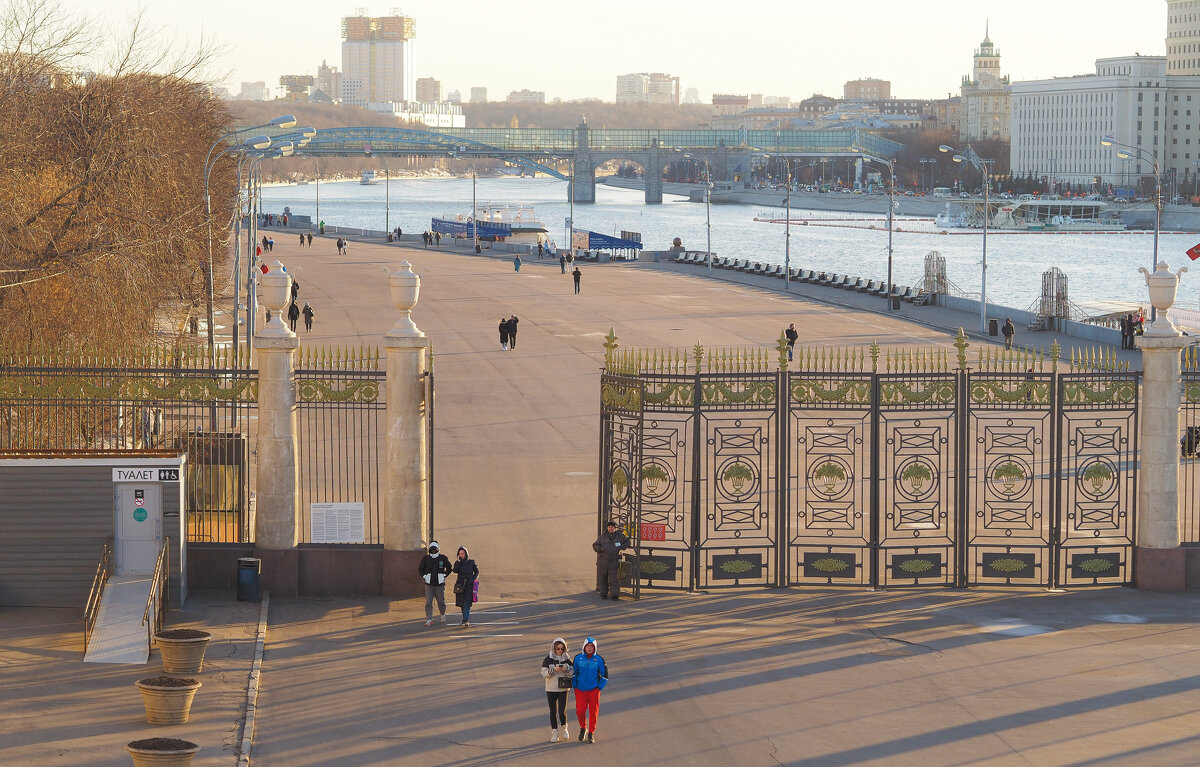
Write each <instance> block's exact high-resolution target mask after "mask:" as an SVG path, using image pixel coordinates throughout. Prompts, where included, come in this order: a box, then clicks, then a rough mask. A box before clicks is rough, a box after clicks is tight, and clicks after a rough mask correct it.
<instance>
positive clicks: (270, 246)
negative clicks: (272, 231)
mask: <svg viewBox="0 0 1200 767" xmlns="http://www.w3.org/2000/svg"><path fill="white" fill-rule="evenodd" d="M267 252H268V253H274V252H275V238H274V237H268V238H267Z"/></svg>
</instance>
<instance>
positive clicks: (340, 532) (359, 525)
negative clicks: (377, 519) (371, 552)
mask: <svg viewBox="0 0 1200 767" xmlns="http://www.w3.org/2000/svg"><path fill="white" fill-rule="evenodd" d="M308 518H309V533H310V534H309V542H310V543H366V532H365V525H364V521H363V504H362V503H310V504H309V505H308Z"/></svg>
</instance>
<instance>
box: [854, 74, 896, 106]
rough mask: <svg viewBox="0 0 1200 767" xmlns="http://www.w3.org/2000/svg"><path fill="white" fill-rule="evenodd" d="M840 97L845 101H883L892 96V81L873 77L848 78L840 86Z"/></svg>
mask: <svg viewBox="0 0 1200 767" xmlns="http://www.w3.org/2000/svg"><path fill="white" fill-rule="evenodd" d="M842 97H843V98H844V99H846V100H847V101H885V100H887V99H890V98H891V97H892V82H891V80H878V79H876V78H874V77H863V78H861V79H858V80H850V81H848V82H847V83H846V84H845V85H844V86H842Z"/></svg>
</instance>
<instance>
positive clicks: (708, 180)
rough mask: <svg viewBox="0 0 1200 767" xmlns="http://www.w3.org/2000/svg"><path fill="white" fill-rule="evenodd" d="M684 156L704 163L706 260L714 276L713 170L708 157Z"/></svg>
mask: <svg viewBox="0 0 1200 767" xmlns="http://www.w3.org/2000/svg"><path fill="white" fill-rule="evenodd" d="M675 150H676V151H683V148H682V147H675ZM683 156H684V157H686V158H687V159H689V160H700V161H701V162H702V163H704V226H705V230H706V231H707V233H708V250H707V251H706V253H705V260H706V261H707V263H708V272H709V274H712V168H711V167H710V166H709V164H708V158H707V157H696V156H695V155H693V154H692V153H691V152H684V153H683Z"/></svg>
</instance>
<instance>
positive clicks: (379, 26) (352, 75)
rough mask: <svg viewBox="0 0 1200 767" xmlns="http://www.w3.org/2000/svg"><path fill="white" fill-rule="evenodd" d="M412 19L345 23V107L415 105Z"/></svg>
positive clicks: (364, 18) (349, 20)
mask: <svg viewBox="0 0 1200 767" xmlns="http://www.w3.org/2000/svg"><path fill="white" fill-rule="evenodd" d="M414 34H415V24H414V22H413V20H412V19H411V18H409V17H408V16H396V15H393V16H381V17H372V16H347V17H345V18H343V19H342V103H344V104H349V105H351V106H357V107H365V106H367V105H368V104H377V103H381V102H387V101H413V100H415V99H416V86H415V84H414V77H413V36H414Z"/></svg>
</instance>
